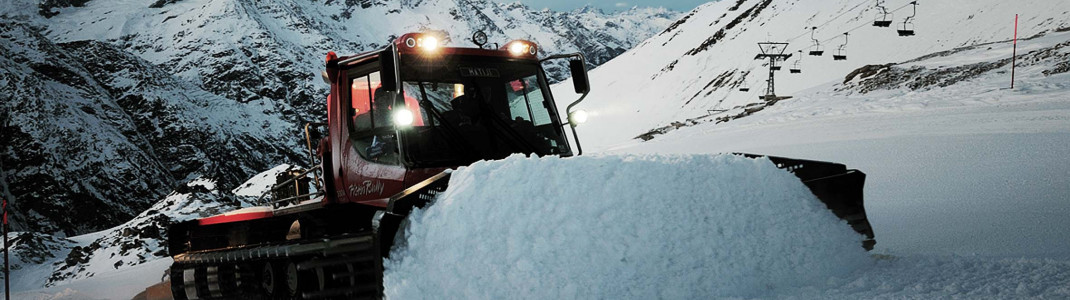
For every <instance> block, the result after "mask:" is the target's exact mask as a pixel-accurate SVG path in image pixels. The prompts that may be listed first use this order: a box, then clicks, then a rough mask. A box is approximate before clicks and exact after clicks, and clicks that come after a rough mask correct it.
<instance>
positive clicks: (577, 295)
mask: <svg viewBox="0 0 1070 300" xmlns="http://www.w3.org/2000/svg"><path fill="white" fill-rule="evenodd" d="M411 221H412V222H411V224H410V226H409V228H408V230H407V231H406V233H407V239H406V240H407V241H408V245H407V247H404V246H403V247H400V248H396V249H395V252H394V253H393V254H392V258H393V260H390V261H387V262H386V269H387V271H386V272H387V273H386V277H385V288H386V294H387V296H388V297H389V298H391V299H709V298H720V297H762V296H764V295H768V294H769V292H770V291H779V290H784V289H794V288H796V287H803V286H808V285H813V284H820V283H823V282H826V281H829V280H833V279H834V278H839V277H846V276H849V275H850V274H851V273H852V272H854V271H855V270H858V269H860V268H864V267H866V266H868V265H872V264H873V259H871V258H870V256H869V254H867V253H866V252H865V251H864V250H863V249H862V247H861V240H862V237H861V236H860V235H859V234H857V233H855V232H854V231H853V230H851V228H850V227H849V226H848V225H847V224H846V223H845V222H844V221H841V220H839V219H838V218H836V217H835V216H834V215H833V214H832V212H830V211H828V210H827V209H826V208H825V207H824V204H822V203H821V202H820V201H819V200H817V198H816V197H814V196H813V195H812V194H811V193H810V191H809V190H808V189H807V188H806V186H804V185H803V184H802V183H801V182H800V181H799V180H798V179H797V178H796V177H795V176H793V175H791V174H789V173H787V172H786V171H783V170H780V169H777V168H776V167H775V166H774V165H773V164H772V163H771V162H770V161H768V160H767V159H756V160H755V159H747V158H743V157H738V156H733V155H712V156H711V155H690V156H595V157H576V158H567V159H561V158H527V157H523V156H519V155H517V156H512V157H510V158H508V159H505V160H502V161H492V162H479V163H476V164H473V165H472V166H470V167H466V168H461V169H459V170H457V171H456V172H454V173H453V177H452V178H451V180H450V188H449V189H448V190H447V191H446V192H445V193H444V194H442V195H440V196H439V198H437V199H436V200H435V202H434V204H433V205H431V206H430V207H429V208H427V209H426V210H423V211H418V212H416V213H414V214H413V215H412V216H411ZM878 242H879V236H878Z"/></svg>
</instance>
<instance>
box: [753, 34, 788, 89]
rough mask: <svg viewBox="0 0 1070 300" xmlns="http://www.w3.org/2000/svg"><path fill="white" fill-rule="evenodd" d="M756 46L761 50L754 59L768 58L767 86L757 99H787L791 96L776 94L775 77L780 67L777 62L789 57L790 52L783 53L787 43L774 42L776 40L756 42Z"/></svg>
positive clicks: (786, 48)
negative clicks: (763, 94) (763, 93)
mask: <svg viewBox="0 0 1070 300" xmlns="http://www.w3.org/2000/svg"><path fill="white" fill-rule="evenodd" d="M758 48H759V49H761V50H762V53H761V54H758V56H755V57H754V59H768V60H769V79H767V80H766V83H768V87H767V88H766V91H765V96H758V99H761V100H765V101H777V100H783V99H789V98H791V96H785V97H780V96H777V95H776V88H775V83H776V81H775V78H776V76H775V75H776V71H777V70H779V69H780V65H778V64H777V63H779V62H782V61H786V60H788V58H791V54H790V53H789V54H784V51H785V50H788V43H776V42H761V43H758Z"/></svg>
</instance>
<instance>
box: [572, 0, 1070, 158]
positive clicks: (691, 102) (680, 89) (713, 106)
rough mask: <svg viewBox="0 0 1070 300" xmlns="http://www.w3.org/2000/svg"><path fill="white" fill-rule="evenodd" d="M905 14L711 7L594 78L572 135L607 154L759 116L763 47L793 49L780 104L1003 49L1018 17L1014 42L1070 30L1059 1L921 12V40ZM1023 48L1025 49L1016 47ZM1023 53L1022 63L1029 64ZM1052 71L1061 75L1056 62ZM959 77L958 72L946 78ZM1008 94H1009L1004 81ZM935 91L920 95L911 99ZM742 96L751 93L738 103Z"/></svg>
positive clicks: (997, 59) (896, 6) (899, 5)
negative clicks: (680, 130) (675, 132)
mask: <svg viewBox="0 0 1070 300" xmlns="http://www.w3.org/2000/svg"><path fill="white" fill-rule="evenodd" d="M909 2H911V1H905V0H903V1H885V3H886V4H885V6H886V8H887V10H888V11H889V12H890V13H891V15H892V16H891V17H889V19H890V20H894V22H893V24H892V26H891V27H887V28H881V27H874V26H872V24H873V20H874V19H875V18H876V15H877V14H878V11H879V9H878V8H877V7H876V6H875V4H876V3H875V2H874V1H851V0H830V1H819V2H807V1H799V0H737V1H720V2H714V3H707V4H705V5H702V6H700V7H698V8H696V9H695V10H693V11H691V12H689V13H687V14H685V15H684V16H683V17H682V18H681V19H679V20H678V21H676V22H674V23H673V24H671V26H669V27H668V29H666V30H664V31H663V32H661V33H659V34H658V35H656V36H654V37H652V38H650V39H649V40H647V41H644V42H643V43H641V44H640V45H639V46H637V47H636V48H635V49H632V50H630V51H628V52H627V53H625V54H623V55H621V56H620V57H618V58H617V59H614V60H613V61H611V62H609V63H606V64H604V65H602V66H601V67H599V68H598V69H597V70H594V71H592V72H591V74H590V78H591V79H590V80H591V85H592V89H591V90H592V92H591V94H590V95H589V96H588V98H587V100H585V101H584V103H583V105H581V106H582V107H579V108H583V109H586V110H587V111H588V112H589V113H590V115H591V121H590V122H589V123H588V124H584V126H582V127H580V128H579V129H578V130H579V131H580V134H581V135H582V136H584V138H583V140H584V142H586V144H585V146H587V147H590V148H591V149H593V150H604V149H608V148H613V147H614V146H615V145H623V144H628V143H631V142H632V140H633V139H634V138H637V137H639V136H640V135H643V134H646V133H651V132H652V131H653V132H654V133H655V135H656V134H657V132H659V131H667V130H671V129H673V128H677V127H681V126H685V125H687V124H689V123H695V122H700V121H703V120H706V121H709V120H714V122H716V120H715V119H716V118H719V117H724V115H713V113H715V112H717V110H730V109H736V110H737V111H743V110H752V108H754V106H764V105H765V103H763V101H761V100H759V98H758V96H760V95H764V94H765V88H766V85H765V80H766V77H767V76H768V73H769V71H768V67H767V66H766V65H765V63H766V62H767V60H755V56H756V55H757V54H759V53H760V49H759V46H758V44H757V43H759V42H766V41H771V42H787V43H789V44H788V46H787V48H784V49H783V50H785V51H784V53H785V54H792V55H793V56H792V57H791V58H790V59H788V60H787V61H785V62H782V63H781V65H782V70H781V71H779V72H777V73H776V93H777V94H778V95H781V96H791V95H795V94H797V93H798V92H800V91H804V90H807V89H811V88H816V87H820V86H823V85H825V84H827V83H831V82H841V83H842V82H844V81H845V79H846V78H847V77H848V75H849V74H851V73H852V72H853V71H855V70H858V69H860V68H863V67H865V66H867V65H887V64H893V63H900V62H906V61H909V60H913V59H916V58H919V57H922V56H926V55H935V54H936V53H943V52H945V51H950V50H953V49H956V48H960V47H970V46H976V47H980V45H985V44H995V45H1005V44H1010V42H1011V41H1010V40H1011V39H1012V38H1013V36H1014V21H1015V13H1019V14H1021V20H1020V24H1019V31H1018V36H1019V37H1020V38H1029V37H1036V36H1039V35H1043V34H1045V33H1052V32H1056V31H1059V30H1066V28H1070V19H1067V18H1066V15H1067V14H1070V6H1068V5H1066V3H1065V2H1063V1H1050V0H1031V1H1015V2H1008V1H932V2H922V3H920V4H921V5H919V6H918V7H917V14H916V17H915V18H914V19H913V22H912V23H913V24H914V29H915V32H916V35H915V36H911V37H900V36H898V35H897V29H899V28H898V27H899V26H902V22H903V21H904V19H905V18H907V17H908V16H911V15H912V14H913V13H914V12H913V7H912V6H911V5H909ZM813 27H817V29H816V31H814V33H813V36H814V39H816V40H817V41H818V42H819V43H820V45H821V47H823V49H824V51H825V53H824V54H823V56H810V55H807V54H808V53H809V51H810V50H811V48H812V47H813V45H814V42H813V40H812V39H811V30H810V28H813ZM845 32H846V33H849V34H850V35H849V36H848V40H847V42H848V43H847V44H846V46H844V51H845V53H843V54H845V55H846V56H847V60H842V61H836V60H833V58H832V55H833V54H834V52H836V51H837V49H838V48H839V47H840V46H841V45H843V43H844V33H845ZM1030 45H1032V44H1031V42H1029V41H1023V42H1022V44H1021V45H1020V46H1022V47H1030ZM1046 46H1053V45H1046ZM986 47H987V46H986ZM1019 50H1020V52H1019V53H1020V54H1023V53H1026V52H1021V50H1023V49H1019ZM799 51H802V52H801V53H800V52H799ZM800 54H801V55H800ZM986 55H989V56H985V57H983V58H981V57H977V58H972V59H975V60H982V61H985V62H990V63H995V65H992V66H988V67H986V68H988V69H992V68H995V67H1002V66H1006V65H1007V64H1008V63H1009V62H1002V60H1003V59H1009V58H1010V56H1011V51H1010V49H1006V53H990V54H986ZM800 59H801V60H800ZM796 61H798V62H799V63H798V67H799V69H801V71H802V73H800V74H790V73H789V72H788V69H790V68H793V67H795V63H796ZM1019 62H1020V63H1027V61H1025V60H1019ZM1053 63H1056V64H1060V62H1058V60H1057V58H1053ZM1063 65H1065V64H1063ZM982 69H983V68H982ZM960 71H964V70H944V73H948V74H951V73H958V72H960ZM980 71H981V69H977V70H976V71H971V72H963V73H962V75H961V76H958V78H957V79H956V80H955V81H956V82H957V81H961V80H967V79H970V78H973V77H974V76H977V75H979V74H980V73H983V72H980ZM996 71H1009V70H1005V69H999V70H996ZM622 74H626V75H622ZM1006 82H1007V83H1008V84H1009V82H1010V78H1009V74H1008V76H1007V78H1006ZM949 83H950V82H949ZM949 83H947V84H949ZM947 84H943V85H947ZM570 86H571V85H570V84H568V83H567V82H566V83H563V84H561V85H559V86H558V87H559V88H560V90H558V91H560V92H562V93H564V92H567V91H566V89H567V88H568V87H570ZM940 86H941V85H935V86H934V85H930V84H919V85H914V86H911V87H907V88H908V89H911V90H915V89H931V88H939V87H940ZM742 87H747V88H749V89H750V91H748V92H741V91H740V90H739V89H740V88H742ZM786 101H792V100H786ZM748 105H750V106H751V107H748ZM736 115H738V113H736ZM700 119H701V120H700ZM703 122H704V121H703ZM585 133H586V134H585ZM587 147H585V148H587Z"/></svg>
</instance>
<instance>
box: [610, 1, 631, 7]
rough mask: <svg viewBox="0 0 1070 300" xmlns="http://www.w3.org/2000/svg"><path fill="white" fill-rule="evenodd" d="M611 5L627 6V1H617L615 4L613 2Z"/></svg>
mask: <svg viewBox="0 0 1070 300" xmlns="http://www.w3.org/2000/svg"><path fill="white" fill-rule="evenodd" d="M613 6H616V7H628V2H617V4H614V5H613Z"/></svg>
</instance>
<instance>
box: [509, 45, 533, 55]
mask: <svg viewBox="0 0 1070 300" xmlns="http://www.w3.org/2000/svg"><path fill="white" fill-rule="evenodd" d="M527 51H528V45H527V44H524V43H513V45H511V46H509V53H512V54H513V55H522V54H524V52H527Z"/></svg>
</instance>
